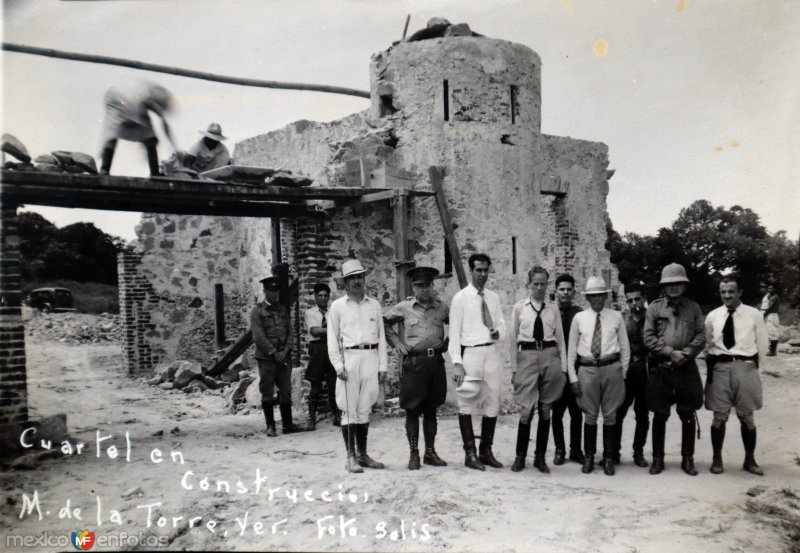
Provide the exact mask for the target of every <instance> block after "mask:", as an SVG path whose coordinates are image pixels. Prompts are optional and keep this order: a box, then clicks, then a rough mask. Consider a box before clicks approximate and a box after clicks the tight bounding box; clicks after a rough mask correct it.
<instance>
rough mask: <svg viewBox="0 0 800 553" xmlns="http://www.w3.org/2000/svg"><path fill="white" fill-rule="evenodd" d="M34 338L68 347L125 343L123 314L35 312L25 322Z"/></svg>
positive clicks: (28, 332)
mask: <svg viewBox="0 0 800 553" xmlns="http://www.w3.org/2000/svg"><path fill="white" fill-rule="evenodd" d="M25 332H26V333H27V335H28V336H30V337H31V338H34V339H37V340H46V341H52V342H62V343H66V344H97V343H106V342H121V341H122V328H121V325H120V322H119V315H115V314H112V313H101V314H100V315H96V314H92V313H41V312H39V311H36V310H33V311H32V316H31V318H30V319H27V320H25Z"/></svg>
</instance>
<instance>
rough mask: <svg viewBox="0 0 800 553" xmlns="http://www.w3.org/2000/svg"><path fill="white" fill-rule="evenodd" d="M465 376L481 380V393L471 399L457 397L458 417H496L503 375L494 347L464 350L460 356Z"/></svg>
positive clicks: (496, 350)
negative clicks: (480, 415) (481, 415)
mask: <svg viewBox="0 0 800 553" xmlns="http://www.w3.org/2000/svg"><path fill="white" fill-rule="evenodd" d="M461 357H462V360H463V362H464V372H465V373H466V375H467V376H474V377H477V378H480V379H481V382H480V385H481V391H480V393H478V395H477V396H476V397H474V398H472V399H465V398H463V397H461V396H460V395H458V394H457V396H458V413H459V414H460V415H479V414H481V413H482V414H483V415H484V416H486V417H496V416H497V415H498V414H499V413H500V386H501V382H502V374H503V360H502V358H501V357H500V352H499V351H498V349H497V346H496V345H491V346H483V347H479V348H465V349H464V354H463V355H462V356H461Z"/></svg>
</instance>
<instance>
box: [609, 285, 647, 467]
mask: <svg viewBox="0 0 800 553" xmlns="http://www.w3.org/2000/svg"><path fill="white" fill-rule="evenodd" d="M625 301H626V302H627V303H628V313H627V315H625V328H626V329H627V332H628V342H630V345H631V364H630V366H629V367H628V375H627V376H626V377H625V401H624V402H623V403H622V405H621V406H620V408H619V410H617V431H616V434H615V437H616V439H617V443H616V447H615V449H614V462H615V463H619V462H620V449H621V448H622V422H623V421H624V419H625V415H627V414H628V409H629V408H630V406H631V405H633V412H634V414H635V415H636V428H635V430H634V432H633V463H634V464H635V465H636V466H637V467H646V466H648V462H647V460H646V459H645V458H644V444H645V443H646V442H647V431H648V430H649V429H650V412H649V411H648V409H647V348H646V347H644V341H643V339H644V335H643V331H644V316H645V311H646V310H645V307H644V298H643V297H642V284H641V282H639V281H638V280H633V281H631V282H629V283H628V285H627V286H625Z"/></svg>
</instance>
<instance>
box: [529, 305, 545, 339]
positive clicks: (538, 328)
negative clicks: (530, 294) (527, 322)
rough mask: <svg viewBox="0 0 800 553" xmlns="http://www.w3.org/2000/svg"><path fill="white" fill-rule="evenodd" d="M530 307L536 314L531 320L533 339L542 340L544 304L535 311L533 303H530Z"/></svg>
mask: <svg viewBox="0 0 800 553" xmlns="http://www.w3.org/2000/svg"><path fill="white" fill-rule="evenodd" d="M531 309H533V312H534V313H535V314H536V319H535V320H534V321H533V339H534V340H536V341H537V342H541V341H542V340H544V325H543V324H542V311H544V304H542V308H541V309H539V310H538V311H537V309H536V308H535V307H533V304H531Z"/></svg>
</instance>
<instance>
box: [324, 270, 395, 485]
mask: <svg viewBox="0 0 800 553" xmlns="http://www.w3.org/2000/svg"><path fill="white" fill-rule="evenodd" d="M366 272H367V271H366V269H364V267H363V266H362V265H361V262H360V261H358V260H356V259H349V260H347V261H345V262H344V263H342V277H343V278H344V287H345V291H346V292H347V294H346V295H345V296H342V297H341V298H339V299H337V300H336V301H334V302H333V303H332V304H331V307H330V310H329V311H328V313H329V315H328V336H327V341H328V356H329V357H330V360H331V364H332V365H333V368H334V369H335V370H336V375H337V377H338V380H337V383H336V404H337V405H338V406H339V409H341V410H342V436H343V437H344V443H345V447H346V448H347V466H346V468H347V470H348V471H349V472H356V473H358V472H364V471H363V469H362V468H361V467H367V468H372V469H382V468H385V467H384V465H383V463H379V462H377V461H375V460H374V459H372V458H370V456H369V455H367V434H368V432H369V414H370V411H371V410H372V406H373V405H374V404H375V402H376V401H377V399H378V395H379V394H378V391H379V384H380V383H382V382H383V380H384V378H385V377H386V367H387V355H386V349H387V348H386V337H385V334H384V329H383V314H382V312H381V304H380V303H378V300H376V299H374V298H370V297H368V296H367V295H366V294H365V290H364V288H365V286H364V285H365V274H366ZM356 446H357V448H358V454H357V455H356Z"/></svg>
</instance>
